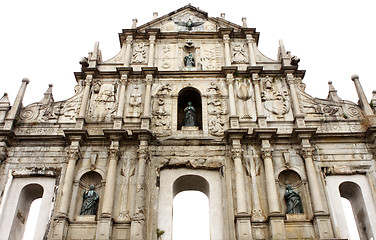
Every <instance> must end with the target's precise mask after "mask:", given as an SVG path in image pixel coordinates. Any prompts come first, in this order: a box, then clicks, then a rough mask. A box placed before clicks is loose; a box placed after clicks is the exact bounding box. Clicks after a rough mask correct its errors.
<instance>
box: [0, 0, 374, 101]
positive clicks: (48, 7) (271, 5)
mask: <svg viewBox="0 0 376 240" xmlns="http://www.w3.org/2000/svg"><path fill="white" fill-rule="evenodd" d="M130 2H131V3H130ZM189 2H190V3H191V4H192V5H193V6H195V7H199V8H200V9H202V10H204V11H206V12H208V14H209V16H210V17H217V16H220V14H221V13H222V12H223V13H225V14H226V20H229V21H232V22H234V23H237V24H239V25H241V18H242V17H246V18H247V21H248V27H252V28H256V30H257V31H258V32H260V41H259V49H260V50H261V52H262V53H264V54H265V55H266V56H268V57H270V58H272V59H276V58H277V51H278V40H279V39H282V40H283V41H284V44H285V47H286V50H287V51H291V53H292V55H297V56H298V57H299V58H300V59H301V62H300V65H299V69H303V70H306V71H307V72H306V76H305V78H304V82H305V83H306V85H307V89H306V91H307V92H308V93H309V94H311V95H313V96H314V97H320V98H326V96H327V92H328V85H327V82H328V81H333V84H334V86H335V88H336V89H337V90H338V94H339V96H340V97H341V98H342V99H348V100H351V101H354V102H356V101H357V95H356V92H355V89H354V87H353V82H352V81H351V75H352V74H354V73H356V74H358V75H359V76H360V81H361V83H362V85H363V88H364V90H365V92H366V95H367V98H368V100H370V99H371V96H372V90H374V89H376V81H375V80H376V77H375V72H374V71H373V69H374V68H375V64H376V62H375V60H374V59H375V56H376V44H375V36H376V33H375V32H376V14H374V11H375V8H374V6H373V1H371V0H370V1H362V0H360V1H353V0H352V1H346V0H342V1H337V0H331V1H323V0H317V1H302V0H299V1H293V0H291V1H289V0H285V1H280V0H278V1H271V0H269V1H259V0H258V1H238V0H232V1H217V2H215V4H213V3H214V1H193V0H192V1H181V0H174V1H150V2H148V1H125V0H122V1H114V0H107V1H97V0H80V1H69V0H68V1H51V0H49V1H47V0H45V1H41V0H33V1H29V0H19V1H1V3H0V26H1V37H0V56H1V57H0V69H1V75H0V83H1V84H0V94H1V96H2V94H3V92H7V93H8V95H9V97H10V99H11V103H12V104H13V101H14V98H15V96H16V94H17V92H18V89H19V86H20V84H21V80H22V78H24V77H28V78H29V79H30V84H29V85H28V88H27V91H26V95H25V98H24V105H27V104H30V103H32V102H36V101H39V100H40V99H42V97H43V93H44V92H45V90H46V89H47V88H48V84H50V83H52V84H53V85H54V88H53V95H54V98H55V101H59V100H64V99H67V98H69V97H71V96H72V95H73V93H74V91H73V87H74V85H75V83H76V82H75V78H74V75H73V72H77V71H80V65H79V63H78V62H79V61H80V59H81V58H82V57H83V56H87V54H88V52H90V51H92V50H93V47H94V43H95V42H96V41H99V42H100V48H101V50H102V54H103V58H104V60H107V59H109V58H111V57H113V56H115V55H116V54H117V53H118V52H119V50H120V44H119V39H118V33H119V32H121V30H122V29H124V28H130V27H131V25H132V19H133V18H137V19H138V25H141V24H144V23H146V22H148V21H151V20H152V16H153V12H158V13H159V16H162V15H164V14H167V13H169V12H171V11H174V10H176V9H178V8H180V7H183V6H185V5H186V4H188V3H189Z"/></svg>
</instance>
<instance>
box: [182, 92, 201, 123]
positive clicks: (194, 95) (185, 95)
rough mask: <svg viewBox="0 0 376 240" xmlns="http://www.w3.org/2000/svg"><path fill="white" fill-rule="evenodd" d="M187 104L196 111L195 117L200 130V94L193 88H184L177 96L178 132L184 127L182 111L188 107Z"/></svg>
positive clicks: (183, 113)
mask: <svg viewBox="0 0 376 240" xmlns="http://www.w3.org/2000/svg"><path fill="white" fill-rule="evenodd" d="M188 102H191V103H192V106H193V107H194V108H195V110H196V117H197V121H198V129H202V101H201V94H200V92H199V91H198V90H197V89H196V88H193V87H186V88H184V89H182V90H181V91H180V92H179V96H178V119H177V120H178V122H177V126H178V128H177V129H178V130H181V129H182V126H183V125H184V117H185V112H184V109H185V108H186V107H187V106H188Z"/></svg>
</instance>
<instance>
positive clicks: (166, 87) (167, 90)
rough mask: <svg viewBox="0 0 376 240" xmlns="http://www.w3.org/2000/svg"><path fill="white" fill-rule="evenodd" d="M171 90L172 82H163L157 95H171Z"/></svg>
mask: <svg viewBox="0 0 376 240" xmlns="http://www.w3.org/2000/svg"><path fill="white" fill-rule="evenodd" d="M171 91H172V88H171V84H169V83H165V84H162V85H161V87H160V88H159V89H158V92H157V95H158V96H165V95H170V94H171Z"/></svg>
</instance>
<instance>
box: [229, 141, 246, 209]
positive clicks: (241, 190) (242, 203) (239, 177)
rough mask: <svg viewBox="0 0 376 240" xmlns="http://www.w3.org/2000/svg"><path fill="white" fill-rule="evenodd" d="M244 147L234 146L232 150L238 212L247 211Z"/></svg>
mask: <svg viewBox="0 0 376 240" xmlns="http://www.w3.org/2000/svg"><path fill="white" fill-rule="evenodd" d="M243 152H244V151H243V149H241V148H233V149H232V150H231V155H232V159H233V161H234V170H235V186H236V205H237V211H236V212H237V213H238V214H241V213H247V202H246V197H245V183H244V171H243V164H242V158H243Z"/></svg>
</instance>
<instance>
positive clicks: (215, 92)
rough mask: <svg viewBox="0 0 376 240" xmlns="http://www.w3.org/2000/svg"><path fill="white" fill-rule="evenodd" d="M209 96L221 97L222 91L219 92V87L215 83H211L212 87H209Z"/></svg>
mask: <svg viewBox="0 0 376 240" xmlns="http://www.w3.org/2000/svg"><path fill="white" fill-rule="evenodd" d="M207 91H208V94H210V95H211V94H213V95H219V94H221V91H220V90H219V87H218V85H217V84H216V83H215V82H211V83H210V86H209V87H208V90H207Z"/></svg>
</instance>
